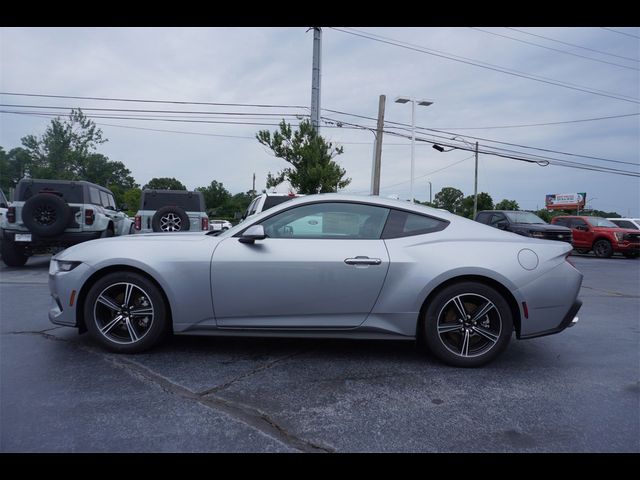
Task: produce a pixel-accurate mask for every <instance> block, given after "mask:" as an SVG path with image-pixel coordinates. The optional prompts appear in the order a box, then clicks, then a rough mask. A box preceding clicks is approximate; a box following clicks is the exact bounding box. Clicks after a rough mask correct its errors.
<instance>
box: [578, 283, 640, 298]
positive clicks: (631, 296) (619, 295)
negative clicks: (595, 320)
mask: <svg viewBox="0 0 640 480" xmlns="http://www.w3.org/2000/svg"><path fill="white" fill-rule="evenodd" d="M582 288H586V289H587V290H594V291H596V292H603V293H606V294H608V296H611V297H620V298H640V295H629V294H627V293H620V292H612V291H611V290H605V289H604V288H597V287H589V286H587V285H582Z"/></svg>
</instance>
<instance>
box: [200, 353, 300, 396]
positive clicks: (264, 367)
mask: <svg viewBox="0 0 640 480" xmlns="http://www.w3.org/2000/svg"><path fill="white" fill-rule="evenodd" d="M309 351H310V350H309V349H307V350H301V351H298V352H294V353H291V354H289V355H285V356H283V357H279V358H276V359H275V360H272V361H270V362H267V363H264V364H262V365H258V366H257V367H255V368H252V369H251V370H249V371H248V372H245V373H243V374H241V375H238V376H237V377H235V378H232V379H231V380H229V381H228V382H225V383H223V384H221V385H216V386H215V387H211V388H208V389H206V390H202V391H200V392H198V393H197V395H199V396H201V397H204V396H205V395H210V394H212V393H216V392H219V391H220V390H225V389H226V388H229V387H230V386H231V385H233V384H234V383H237V382H239V381H241V380H244V379H245V378H248V377H251V376H253V375H255V374H256V373H260V372H262V371H264V370H268V369H270V368H272V367H273V366H275V365H277V364H278V363H281V362H284V361H285V360H289V359H290V358H293V357H296V356H298V355H302V354H303V353H307V352H309Z"/></svg>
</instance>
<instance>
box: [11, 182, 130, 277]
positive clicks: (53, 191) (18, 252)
mask: <svg viewBox="0 0 640 480" xmlns="http://www.w3.org/2000/svg"><path fill="white" fill-rule="evenodd" d="M0 233H1V235H2V244H1V247H0V248H1V249H2V260H3V261H4V263H5V264H7V266H10V267H20V266H22V265H24V264H25V263H26V261H27V258H28V257H29V256H30V255H33V254H34V253H53V252H55V251H56V250H59V249H61V248H65V247H69V246H71V245H75V244H76V243H80V242H84V241H87V240H93V239H96V238H102V237H112V236H114V235H127V234H129V233H133V221H132V220H131V219H130V218H129V217H127V216H126V215H125V214H124V213H123V212H122V211H119V210H117V209H116V206H115V199H114V196H113V193H111V191H110V190H109V189H107V188H105V187H101V186H100V185H96V184H94V183H89V182H85V181H70V180H39V179H35V178H34V179H32V178H23V179H22V180H20V181H19V182H18V185H16V191H15V193H14V200H13V202H12V203H11V205H10V206H9V208H8V209H7V213H6V215H5V216H4V218H3V219H2V222H1V223H0Z"/></svg>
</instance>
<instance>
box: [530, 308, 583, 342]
mask: <svg viewBox="0 0 640 480" xmlns="http://www.w3.org/2000/svg"><path fill="white" fill-rule="evenodd" d="M580 307H582V300H579V299H576V301H575V302H574V303H573V305H572V306H571V308H570V309H569V311H568V312H567V314H566V315H565V316H564V318H563V319H562V321H561V322H560V324H559V325H558V326H557V327H555V328H552V329H549V330H545V331H543V332H537V333H533V334H530V335H521V336H520V337H519V338H520V339H521V340H526V339H528V338H536V337H544V336H546V335H553V334H554V333H560V332H561V331H563V330H564V329H565V328H568V327H573V326H574V325H575V324H576V323H578V317H577V316H576V314H577V313H578V310H580Z"/></svg>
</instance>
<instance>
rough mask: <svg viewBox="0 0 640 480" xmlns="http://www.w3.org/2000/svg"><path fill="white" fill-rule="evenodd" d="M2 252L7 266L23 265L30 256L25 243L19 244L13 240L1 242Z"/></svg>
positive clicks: (0, 250) (0, 248)
mask: <svg viewBox="0 0 640 480" xmlns="http://www.w3.org/2000/svg"><path fill="white" fill-rule="evenodd" d="M0 253H1V254H2V261H3V262H4V263H5V265H7V267H22V266H23V265H24V264H25V263H27V259H28V258H29V255H27V252H26V248H25V247H24V245H18V244H16V243H15V242H14V241H13V240H3V241H2V243H0Z"/></svg>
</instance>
